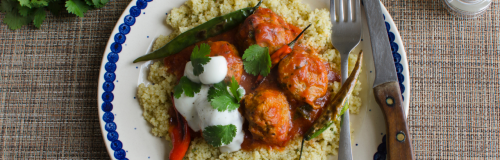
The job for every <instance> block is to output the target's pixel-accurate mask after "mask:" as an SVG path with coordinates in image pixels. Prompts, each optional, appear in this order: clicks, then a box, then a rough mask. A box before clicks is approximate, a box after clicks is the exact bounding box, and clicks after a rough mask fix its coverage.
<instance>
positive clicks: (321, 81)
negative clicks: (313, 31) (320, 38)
mask: <svg viewBox="0 0 500 160" xmlns="http://www.w3.org/2000/svg"><path fill="white" fill-rule="evenodd" d="M278 76H279V78H278V80H279V82H280V84H281V86H282V87H283V88H284V89H285V90H287V91H288V92H289V93H290V94H291V95H293V97H294V98H295V99H297V100H299V101H303V102H306V103H307V104H309V105H311V106H312V107H313V108H315V109H318V108H320V107H321V106H319V105H317V104H315V101H316V99H318V98H320V97H322V96H324V95H325V94H326V92H327V89H328V69H327V67H326V65H325V64H324V62H323V61H322V60H321V59H320V58H319V57H318V56H317V54H316V52H315V51H314V50H312V49H308V48H305V47H303V46H295V48H294V49H293V51H292V53H290V54H289V55H288V56H287V57H286V58H284V59H283V60H282V61H281V62H280V63H279V66H278Z"/></svg>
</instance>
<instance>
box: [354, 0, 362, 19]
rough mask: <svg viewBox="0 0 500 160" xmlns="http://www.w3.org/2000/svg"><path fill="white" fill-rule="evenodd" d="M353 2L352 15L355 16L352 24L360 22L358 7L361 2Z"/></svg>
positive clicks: (359, 9)
mask: <svg viewBox="0 0 500 160" xmlns="http://www.w3.org/2000/svg"><path fill="white" fill-rule="evenodd" d="M353 2H354V10H355V11H354V14H355V16H354V17H355V18H354V20H353V22H356V21H357V20H358V19H359V20H361V7H360V5H361V4H360V3H361V0H353Z"/></svg>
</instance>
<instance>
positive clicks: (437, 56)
mask: <svg viewBox="0 0 500 160" xmlns="http://www.w3.org/2000/svg"><path fill="white" fill-rule="evenodd" d="M382 2H383V3H384V4H385V5H386V8H387V9H388V11H389V13H391V15H392V17H393V19H394V21H395V23H396V25H397V26H398V29H399V31H400V33H401V37H402V39H403V42H404V45H405V47H406V51H407V54H408V61H409V65H410V67H409V68H410V76H411V77H410V82H411V98H410V100H411V103H410V114H409V117H408V123H409V126H410V132H411V135H412V139H413V146H414V151H415V154H416V158H418V159H499V158H500V153H499V152H500V151H499V150H500V131H499V130H500V129H499V127H500V126H499V123H500V122H499V121H500V109H499V106H500V102H499V98H500V95H499V94H500V84H499V76H500V39H499V38H500V2H498V1H494V2H493V4H492V8H491V9H490V10H488V11H487V12H486V14H485V15H483V16H482V17H480V18H479V19H475V20H467V21H464V20H461V19H458V18H456V17H454V16H451V15H449V14H448V12H447V11H446V10H445V9H444V8H443V6H442V4H441V1H439V0H412V1H409V0H405V1H403V0H382ZM128 3H129V1H125V0H117V1H115V0H114V1H111V2H110V3H109V4H108V5H106V7H104V8H102V9H99V10H92V11H90V12H88V13H87V14H86V15H85V17H84V18H78V17H75V16H73V15H69V14H65V15H62V16H60V17H53V16H51V15H50V14H49V16H48V17H47V20H46V21H45V23H43V24H42V27H41V28H40V29H36V28H34V26H32V25H31V26H25V27H23V28H22V29H19V30H16V31H12V30H9V29H8V28H7V26H6V25H4V24H0V126H1V130H0V159H109V156H108V153H107V151H106V147H105V145H104V142H103V140H102V135H101V130H100V127H99V117H98V116H97V106H96V105H97V99H96V98H97V88H98V84H97V81H98V74H99V68H100V64H101V59H102V54H103V51H104V49H105V46H106V43H107V40H108V38H109V36H110V34H111V31H112V29H113V27H114V25H115V23H116V21H117V20H118V18H119V16H120V15H121V13H122V12H123V9H124V8H125V7H126V6H127V5H128ZM3 17H4V14H0V19H3ZM0 21H1V20H0Z"/></svg>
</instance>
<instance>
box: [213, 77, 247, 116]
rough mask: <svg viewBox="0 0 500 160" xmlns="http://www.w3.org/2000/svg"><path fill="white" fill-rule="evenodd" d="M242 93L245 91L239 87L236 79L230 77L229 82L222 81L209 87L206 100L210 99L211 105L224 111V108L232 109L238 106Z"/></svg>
mask: <svg viewBox="0 0 500 160" xmlns="http://www.w3.org/2000/svg"><path fill="white" fill-rule="evenodd" d="M228 87H229V91H228ZM229 92H231V93H229ZM244 94H245V91H244V90H243V89H242V88H240V85H239V84H238V82H237V81H236V79H235V78H234V77H232V78H231V82H230V83H229V84H226V82H224V81H222V82H219V83H216V84H214V86H212V87H210V89H208V101H210V104H211V105H212V107H213V108H214V109H217V110H218V111H219V112H224V111H226V110H227V111H233V110H235V109H238V108H239V107H240V104H239V102H240V101H241V98H243V96H244Z"/></svg>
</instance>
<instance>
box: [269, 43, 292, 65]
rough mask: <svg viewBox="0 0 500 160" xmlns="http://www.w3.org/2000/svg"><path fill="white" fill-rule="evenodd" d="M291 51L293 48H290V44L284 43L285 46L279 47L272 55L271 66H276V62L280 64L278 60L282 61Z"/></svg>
mask: <svg viewBox="0 0 500 160" xmlns="http://www.w3.org/2000/svg"><path fill="white" fill-rule="evenodd" d="M291 52H292V48H290V46H288V45H284V46H283V47H281V48H280V49H278V50H277V51H276V52H274V53H273V55H271V64H272V67H271V68H273V67H274V66H276V64H278V62H280V61H281V59H283V58H285V56H286V55H288V54H290V53H291Z"/></svg>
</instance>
